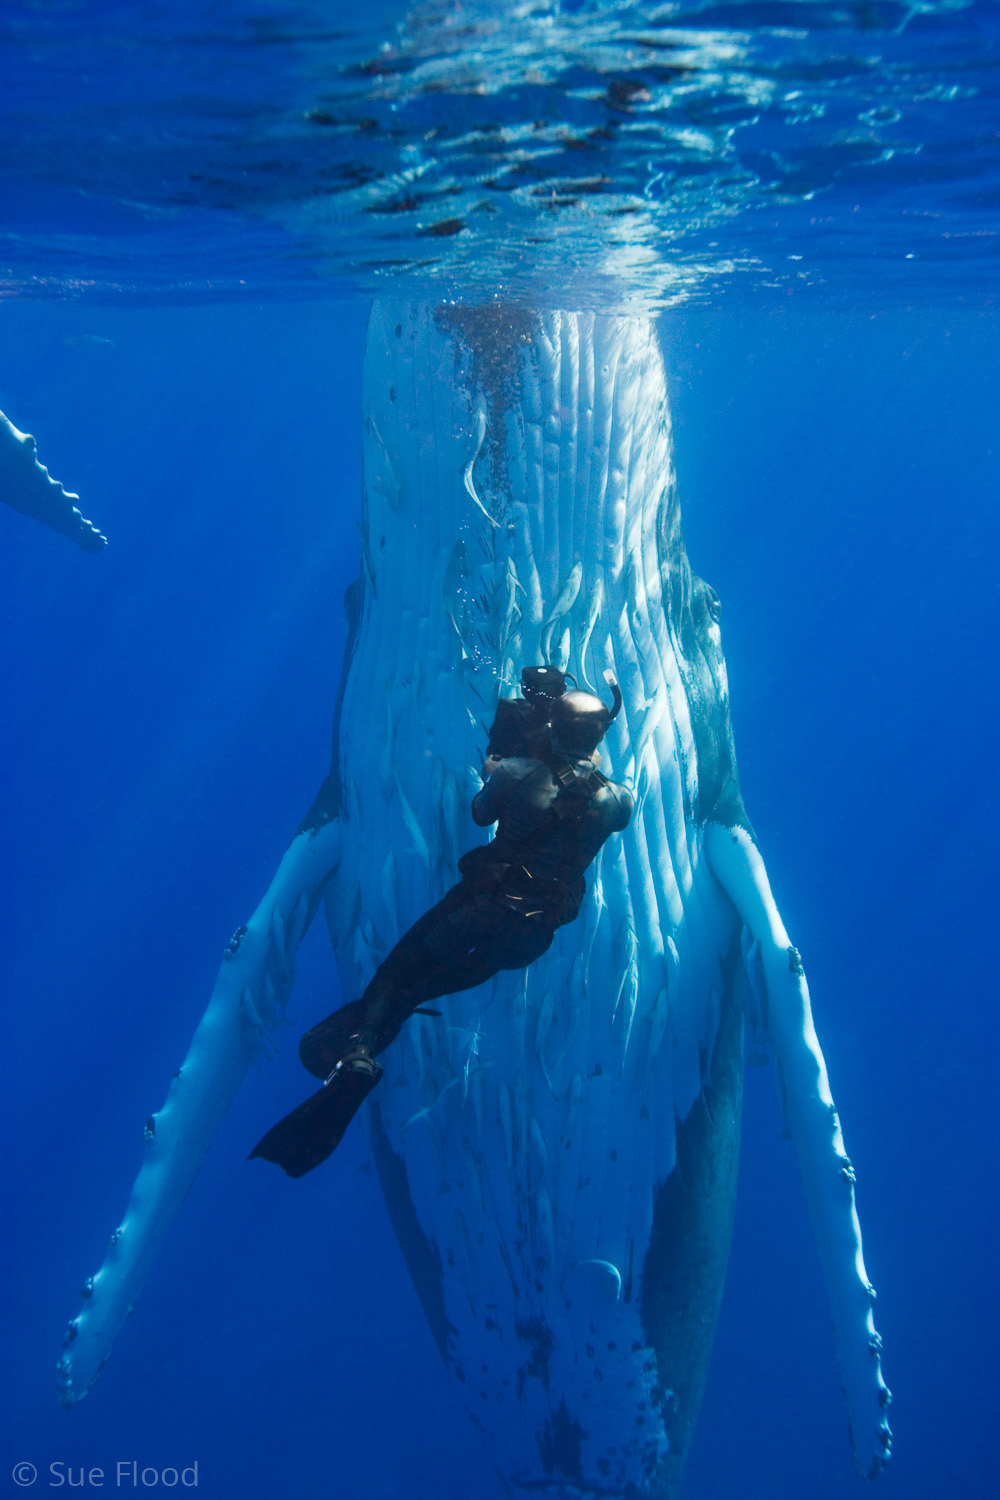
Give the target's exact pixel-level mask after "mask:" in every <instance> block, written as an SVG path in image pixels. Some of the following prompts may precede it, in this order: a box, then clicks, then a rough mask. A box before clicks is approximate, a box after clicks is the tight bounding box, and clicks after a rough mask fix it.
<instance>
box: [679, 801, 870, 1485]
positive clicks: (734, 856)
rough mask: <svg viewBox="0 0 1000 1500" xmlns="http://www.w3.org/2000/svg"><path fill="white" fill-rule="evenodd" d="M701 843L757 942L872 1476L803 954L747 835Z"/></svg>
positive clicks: (853, 1287)
mask: <svg viewBox="0 0 1000 1500" xmlns="http://www.w3.org/2000/svg"><path fill="white" fill-rule="evenodd" d="M704 847H705V854H706V856H707V858H708V862H709V866H710V868H711V870H712V873H713V875H714V876H715V878H716V879H717V880H718V882H719V884H720V885H721V886H722V888H723V889H724V890H725V892H726V894H727V895H728V896H729V898H730V900H731V901H732V902H733V904H734V906H735V907H736V909H737V911H738V912H739V914H740V916H741V917H742V919H743V922H744V923H745V925H746V926H747V927H748V928H749V930H750V932H751V933H752V934H753V937H754V939H755V940H756V943H757V944H758V947H759V952H760V958H761V964H762V967H763V973H764V982H765V988H766V1012H767V1013H766V1016H765V1018H764V1019H765V1025H766V1029H767V1035H768V1037H769V1039H770V1041H771V1044H772V1045H773V1047H774V1051H775V1055H776V1058H777V1064H778V1071H779V1075H780V1079H781V1087H782V1096H783V1102H784V1107H785V1117H786V1121H787V1124H788V1128H789V1130H790V1131H791V1134H792V1138H793V1140H794V1142H795V1149H796V1152H797V1155H798V1159H799V1168H800V1170H801V1173H802V1179H803V1183H804V1186H805V1192H806V1201H807V1203H808V1206H809V1214H810V1217H811V1219H812V1223H813V1228H814V1230H815V1233H816V1237H817V1240H818V1242H819V1250H820V1256H821V1258H822V1261H823V1269H824V1272H825V1275H826V1281H827V1287H828V1289H829V1293H830V1300H831V1303H832V1311H833V1324H834V1333H835V1337H836V1341H837V1354H838V1358H839V1361H840V1370H841V1376H842V1379H843V1384H844V1392H845V1395H846V1397H847V1404H848V1410H849V1414H850V1424H851V1440H852V1442H853V1445H854V1456H855V1459H856V1461H857V1464H858V1468H859V1469H860V1470H861V1472H862V1473H863V1474H865V1475H867V1476H868V1477H869V1478H874V1477H875V1476H876V1475H877V1474H878V1473H879V1472H880V1471H881V1469H883V1468H884V1466H885V1464H886V1462H887V1460H888V1457H889V1451H890V1447H891V1443H892V1434H891V1432H890V1429H889V1423H888V1421H887V1420H886V1408H887V1407H888V1405H889V1400H890V1396H889V1391H888V1388H887V1386H886V1384H885V1382H884V1380H883V1379H882V1370H881V1361H880V1358H879V1351H880V1350H881V1347H882V1344H881V1340H880V1338H879V1336H878V1334H877V1333H876V1331H875V1323H874V1320H873V1317H872V1302H873V1300H874V1296H875V1293H874V1289H873V1288H872V1286H871V1283H870V1282H869V1280H868V1276H867V1274H866V1272H865V1267H864V1260H863V1258H862V1253H861V1228H860V1225H859V1223H858V1215H857V1210H856V1207H855V1201H854V1172H853V1169H852V1167H851V1163H850V1159H849V1157H848V1156H847V1153H846V1151H845V1149H844V1139H843V1136H842V1134H841V1130H840V1121H839V1119H838V1117H837V1111H836V1109H835V1107H834V1103H833V1096H832V1095H831V1093H830V1084H829V1080H828V1078H827V1073H826V1064H825V1062H824V1061H823V1053H822V1052H821V1050H820V1045H819V1040H818V1038H817V1036H816V1030H815V1027H814V1026H813V1019H812V1010H811V1007H810V1004H809V988H808V985H807V984H806V977H805V973H804V971H803V968H802V961H801V959H800V957H799V953H798V950H797V949H796V948H794V947H793V946H792V944H791V943H790V941H789V938H788V933H787V932H786V931H785V928H784V924H783V923H782V920H781V917H780V915H779V913H778V908H777V907H776V905H775V903H774V897H773V896H772V894H771V887H770V884H769V882H768V878H767V871H766V870H765V868H764V861H763V860H762V858H761V856H760V852H759V850H758V849H757V846H756V844H755V843H754V841H753V839H752V838H751V837H750V835H749V833H747V831H746V830H745V829H743V828H726V827H723V826H722V825H721V824H718V823H709V824H707V825H706V827H705V845H704Z"/></svg>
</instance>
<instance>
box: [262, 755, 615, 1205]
mask: <svg viewBox="0 0 1000 1500" xmlns="http://www.w3.org/2000/svg"><path fill="white" fill-rule="evenodd" d="M632 807H633V802H632V795H631V793H630V792H628V791H626V789H625V788H624V787H622V786H617V785H616V784H615V783H614V782H613V781H608V779H607V777H605V776H602V775H601V773H600V771H598V770H597V768H596V766H595V765H594V764H593V762H592V761H591V760H581V759H575V758H574V759H567V758H564V757H562V756H558V755H554V754H552V753H551V751H550V752H549V753H548V754H547V757H546V759H545V760H536V759H527V758H522V757H518V756H512V757H509V758H508V759H506V760H501V761H500V763H499V765H498V766H497V767H496V769H495V770H494V771H493V773H492V775H491V776H489V777H488V779H487V781H486V784H485V786H484V787H483V789H482V791H481V792H480V793H479V794H478V796H477V797H476V798H475V800H474V802H473V804H472V815H473V817H474V818H475V820H476V822H477V823H478V824H479V825H480V827H486V826H487V825H488V824H490V823H494V822H499V828H498V830H497V836H496V838H495V839H494V840H493V842H492V843H490V844H484V845H483V846H482V847H480V848H478V849H471V850H470V851H469V852H468V853H467V854H463V856H462V858H461V859H460V860H459V862H458V867H459V869H460V871H461V873H462V879H461V881H460V883H459V884H458V885H456V886H453V887H452V889H451V890H450V891H449V892H448V894H447V895H446V896H445V898H444V900H443V901H439V902H438V904H437V905H436V906H435V907H433V908H432V909H431V910H430V911H429V912H427V913H426V915H425V916H422V917H421V918H420V920H419V921H418V922H415V923H414V925H413V926H412V927H411V928H410V930H409V932H407V933H405V934H404V936H403V937H401V938H400V940H399V942H398V943H397V944H396V946H395V948H393V950H392V952H391V953H390V954H389V955H388V957H387V958H386V959H385V962H384V963H382V964H380V965H379V967H378V969H377V970H376V972H375V975H374V977H373V979H372V981H371V983H370V984H369V986H368V988H367V989H366V990H365V992H364V994H363V995H362V997H361V999H360V1000H352V1001H350V1003H349V1004H347V1005H344V1006H341V1008H340V1010H337V1011H334V1013H333V1015H331V1016H328V1017H327V1018H326V1020H325V1021H321V1022H320V1023H319V1025H318V1026H314V1027H313V1028H312V1030H311V1031H309V1032H307V1033H306V1035H305V1036H304V1037H303V1038H302V1042H301V1044H300V1046H299V1056H300V1057H301V1059H302V1062H303V1064H304V1066H305V1067H306V1068H307V1069H308V1070H309V1072H310V1073H312V1074H313V1075H314V1076H315V1077H317V1078H320V1079H322V1080H323V1087H322V1088H321V1089H320V1090H319V1092H318V1093H316V1094H313V1095H312V1097H311V1098H309V1099H307V1100H306V1101H305V1103H304V1104H301V1105H299V1107H298V1109H295V1110H293V1111H292V1113H291V1114H289V1115H286V1116H285V1118H284V1119H283V1120H279V1122H278V1124H277V1125H275V1126H274V1128H273V1129H272V1130H270V1131H268V1133H267V1135H266V1136H264V1138H263V1140H261V1141H259V1142H258V1144H257V1145H256V1146H255V1147H254V1150H253V1151H252V1152H251V1153H250V1154H251V1156H260V1157H264V1158H266V1159H267V1160H268V1161H273V1162H276V1163H277V1164H278V1165H279V1166H281V1167H282V1168H283V1169H284V1170H285V1171H286V1172H287V1173H288V1175H289V1176H290V1177H301V1176H302V1175H303V1174H304V1173H306V1172H311V1171H312V1169H313V1168H314V1167H316V1166H318V1165H319V1163H320V1162H321V1161H325V1160H326V1158H327V1157H328V1156H329V1154H330V1152H331V1151H333V1150H334V1149H335V1147H336V1146H337V1144H338V1142H339V1141H340V1139H341V1137H342V1136H343V1133H344V1131H345V1129H346V1128H347V1125H348V1123H349V1122H350V1120H351V1118H352V1117H353V1115H354V1114H355V1112H356V1111H357V1109H358V1108H359V1107H360V1105H361V1104H362V1102H363V1101H364V1099H365V1098H366V1097H367V1095H368V1094H369V1093H370V1091H371V1090H372V1089H373V1088H374V1087H375V1085H376V1084H377V1083H378V1080H379V1079H380V1078H381V1076H382V1070H381V1068H379V1067H378V1065H377V1064H376V1063H375V1062H374V1061H373V1058H374V1056H375V1054H377V1053H379V1052H381V1051H382V1050H383V1049H384V1048H385V1047H388V1045H389V1043H390V1042H391V1041H392V1040H393V1039H394V1038H395V1037H396V1036H397V1035H398V1034H399V1031H400V1028H401V1027H402V1026H403V1024H404V1022H405V1021H406V1020H408V1018H409V1017H410V1016H411V1015H412V1014H413V1012H414V1011H415V1010H416V1009H417V1008H418V1007H419V1006H421V1005H423V1004H425V1003H426V1002H427V1001H428V1000H434V999H436V998H437V996H439V995H453V994H456V993H457V992H458V991H459V990H467V989H471V988H472V986H473V985H477V984H483V983H484V981H485V980H487V979H490V978H491V977H492V976H493V975H494V974H496V973H497V971H498V970H499V969H523V968H524V967H526V965H528V964H531V963H534V961H535V959H536V958H540V957H541V955H542V954H543V953H544V952H545V950H546V948H547V947H548V946H549V944H550V943H551V942H552V938H553V935H554V933H555V931H556V928H558V927H562V926H563V925H564V924H565V923H566V922H572V920H573V918H574V917H575V916H576V914H577V912H578V911H579V910H580V903H581V901H582V900H583V896H584V892H585V890H586V882H585V881H584V878H583V874H584V871H585V870H586V868H587V866H588V865H589V864H590V862H591V860H592V859H593V858H594V856H595V854H596V853H597V851H598V850H599V849H600V847H601V845H602V844H603V843H604V841H605V839H607V838H608V837H609V836H610V835H611V834H612V833H616V832H618V831H620V830H621V829H623V828H624V827H625V826H626V824H627V823H628V820H629V818H630V817H631V816H632Z"/></svg>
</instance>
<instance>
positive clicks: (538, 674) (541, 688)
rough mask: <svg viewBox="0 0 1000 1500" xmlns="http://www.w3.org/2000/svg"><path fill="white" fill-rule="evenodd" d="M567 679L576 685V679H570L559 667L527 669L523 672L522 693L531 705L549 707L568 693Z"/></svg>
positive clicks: (547, 666)
mask: <svg viewBox="0 0 1000 1500" xmlns="http://www.w3.org/2000/svg"><path fill="white" fill-rule="evenodd" d="M567 679H569V680H570V681H571V682H573V683H574V684H575V683H576V678H575V677H570V675H569V674H568V673H567V672H560V670H559V668H558V667H551V666H549V665H548V664H546V665H545V666H543V667H525V668H524V669H523V671H522V672H521V691H522V693H523V694H524V696H525V697H526V698H527V699H528V702H529V703H543V704H546V705H547V704H548V703H549V702H551V700H552V699H554V698H561V697H562V695H563V693H565V691H566V682H567Z"/></svg>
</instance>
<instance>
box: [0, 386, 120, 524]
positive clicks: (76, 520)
mask: <svg viewBox="0 0 1000 1500" xmlns="http://www.w3.org/2000/svg"><path fill="white" fill-rule="evenodd" d="M79 498H80V497H79V495H71V494H70V493H69V491H68V490H65V489H64V488H63V486H62V485H61V484H60V483H59V481H58V480H57V479H53V478H52V476H51V475H50V473H49V471H48V469H47V468H46V467H45V465H44V464H40V463H39V462H38V458H37V457H36V453H35V440H34V438H33V437H32V436H31V434H30V433H28V432H19V431H18V429H17V428H16V427H15V426H14V424H13V422H11V421H9V420H8V418H7V417H5V416H4V414H3V412H2V411H0V500H2V501H3V503H4V504H5V505H9V506H10V507H11V509H12V510H19V511H20V512H21V514H22V515H25V516H33V517H34V519H35V520H36V521H42V522H44V524H45V525H46V526H51V528H52V530H53V531H61V532H62V534H63V536H68V537H69V538H70V540H71V541H73V542H75V543H76V545H77V546H78V547H82V548H83V550H84V552H101V551H103V549H104V548H105V547H106V546H107V545H108V539H107V537H106V536H104V534H103V533H102V532H100V531H98V529H97V527H96V526H95V525H94V523H93V521H88V520H87V518H86V516H84V515H82V514H81V513H80V511H79V510H78V509H77V507H76V506H75V505H74V504H73V501H74V500H79Z"/></svg>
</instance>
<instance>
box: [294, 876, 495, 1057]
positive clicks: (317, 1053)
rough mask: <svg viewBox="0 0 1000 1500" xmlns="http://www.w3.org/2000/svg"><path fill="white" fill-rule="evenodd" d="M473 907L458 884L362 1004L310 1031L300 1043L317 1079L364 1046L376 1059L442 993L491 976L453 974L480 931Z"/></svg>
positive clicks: (477, 969) (387, 961)
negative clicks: (472, 915)
mask: <svg viewBox="0 0 1000 1500" xmlns="http://www.w3.org/2000/svg"><path fill="white" fill-rule="evenodd" d="M472 912H473V904H472V902H471V901H470V899H469V894H468V892H467V891H466V890H465V889H464V888H463V886H461V885H458V886H454V887H453V888H452V889H451V890H450V891H449V892H448V893H447V895H446V896H445V897H444V898H443V900H441V901H439V902H438V903H437V905H436V906H434V907H432V908H431V910H430V911H428V912H425V913H424V915H423V916H422V917H420V918H419V920H418V921H416V922H415V923H414V924H413V926H412V927H411V928H410V929H409V931H408V932H405V933H404V934H403V936H402V937H401V938H400V940H399V942H398V943H397V944H396V946H395V947H394V948H393V949H392V951H391V952H390V953H389V954H387V955H386V957H385V958H384V959H383V961H382V963H380V964H379V966H378V968H377V969H376V971H375V973H374V975H373V976H372V979H371V981H370V983H369V985H368V987H367V989H366V990H365V992H364V994H363V995H362V996H361V999H360V1000H352V1001H350V1002H349V1003H348V1004H347V1005H342V1006H341V1007H340V1009H339V1010H335V1011H334V1012H333V1014H332V1015H329V1016H327V1017H326V1019H325V1020H323V1021H320V1022H319V1024H318V1025H316V1026H314V1027H313V1028H312V1029H311V1030H310V1031H307V1032H306V1034H305V1036H304V1037H303V1038H302V1041H301V1043H300V1045H299V1057H300V1058H301V1059H302V1065H303V1067H305V1068H307V1069H308V1071H309V1072H310V1073H312V1074H313V1076H314V1077H316V1078H327V1077H328V1076H329V1074H330V1072H331V1070H332V1069H333V1068H335V1067H336V1064H337V1063H338V1062H340V1061H342V1060H344V1059H345V1058H346V1057H347V1056H348V1055H349V1054H350V1053H351V1052H352V1051H354V1050H356V1046H357V1044H358V1043H359V1042H360V1044H361V1045H362V1046H363V1047H364V1048H365V1049H366V1050H367V1051H368V1053H369V1055H371V1056H374V1055H375V1054H377V1053H379V1052H383V1051H384V1050H385V1048H386V1047H388V1046H389V1044H390V1043H391V1042H393V1041H394V1040H395V1038H396V1037H397V1036H398V1035H399V1032H400V1029H401V1027H402V1026H403V1024H404V1022H405V1021H407V1020H408V1019H409V1017H410V1016H411V1015H412V1014H413V1012H414V1011H415V1010H416V1009H417V1007H418V1006H419V1005H422V1004H424V1003H425V1002H426V1001H428V1000H433V999H436V998H437V997H438V996H439V995H449V994H452V993H453V992H454V991H455V990H458V989H468V988H469V987H470V986H471V985H474V984H481V983H483V981H484V980H486V979H488V978H489V977H490V973H491V972H495V971H494V970H491V971H489V972H487V971H486V970H485V968H484V966H483V965H482V964H478V965H474V966H473V968H472V969H471V970H470V973H469V977H465V974H464V972H463V971H461V970H460V969H458V970H457V972H456V976H455V982H454V983H453V982H452V979H451V975H452V971H453V970H455V969H456V966H457V965H459V964H460V960H461V958H462V957H464V956H465V954H467V952H468V950H469V948H470V947H471V946H472V942H473V941H474V940H475V936H476V932H475V930H473V931H472V934H471V938H470V936H469V929H470V926H471V927H472V928H475V922H474V921H472V922H471V923H470V913H472Z"/></svg>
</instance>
